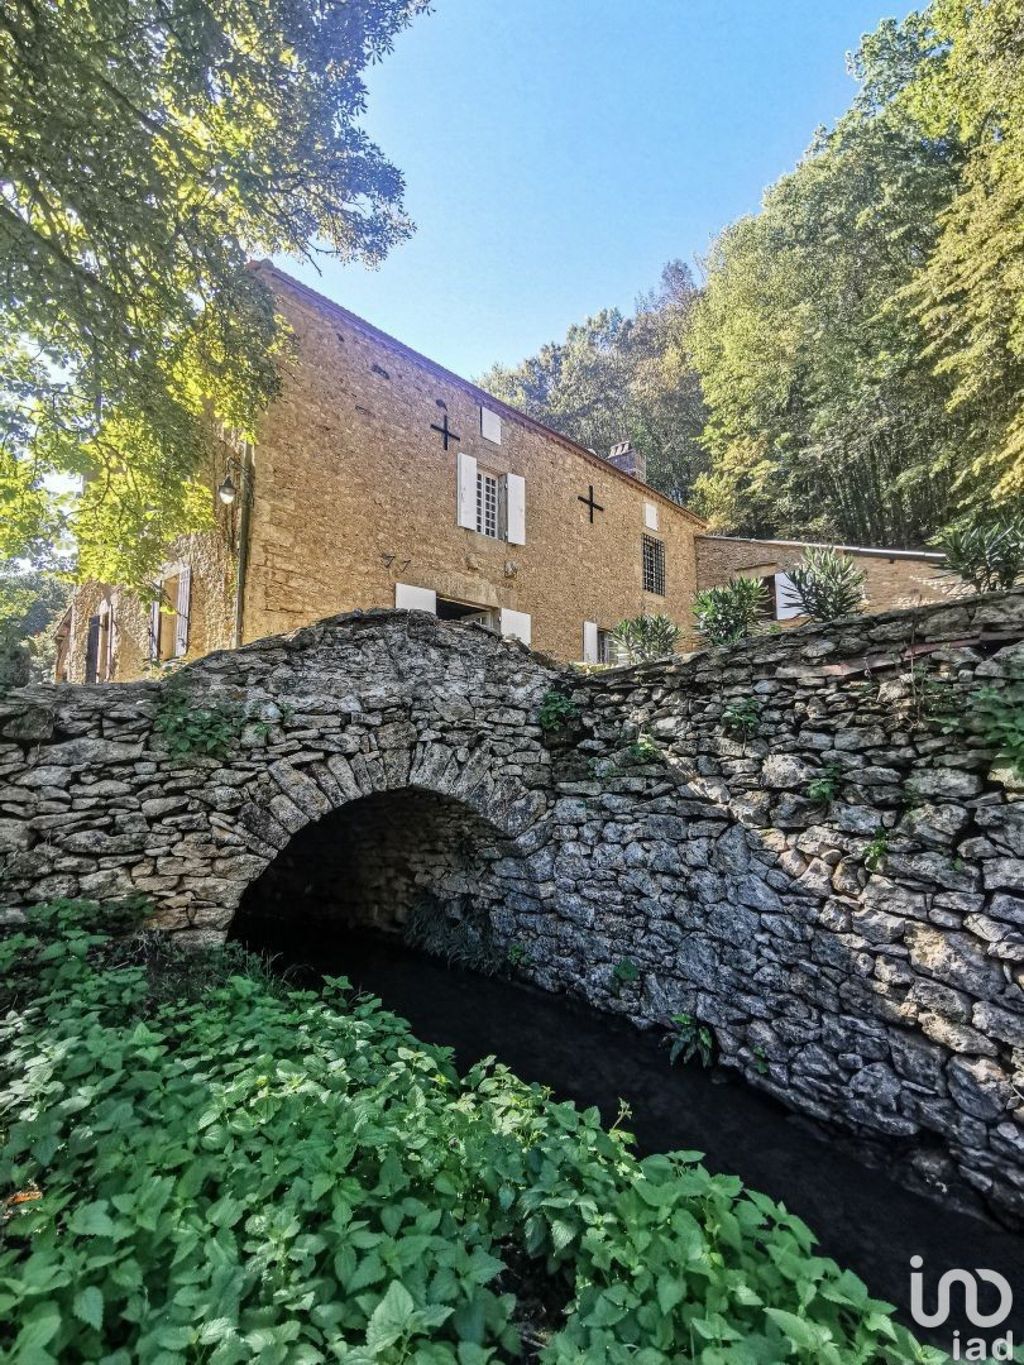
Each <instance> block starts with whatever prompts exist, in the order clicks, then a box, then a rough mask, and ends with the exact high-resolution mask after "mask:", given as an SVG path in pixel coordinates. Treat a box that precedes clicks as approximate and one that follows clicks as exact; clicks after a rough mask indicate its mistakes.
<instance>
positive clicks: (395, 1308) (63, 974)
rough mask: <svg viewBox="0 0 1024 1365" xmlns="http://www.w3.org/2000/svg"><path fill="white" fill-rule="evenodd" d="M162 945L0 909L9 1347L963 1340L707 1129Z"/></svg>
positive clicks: (117, 1362) (889, 1354)
mask: <svg viewBox="0 0 1024 1365" xmlns="http://www.w3.org/2000/svg"><path fill="white" fill-rule="evenodd" d="M157 939H160V936H156V935H153V936H151V939H150V940H147V939H146V938H145V937H144V936H140V935H138V934H136V935H131V934H129V935H128V936H127V937H125V936H124V933H123V932H122V928H121V927H119V926H117V925H116V924H115V925H114V926H113V927H112V925H111V923H110V921H109V920H108V921H107V922H106V923H104V922H103V919H102V916H100V915H99V913H98V908H97V907H96V906H95V905H92V906H90V905H88V904H76V903H70V902H64V903H61V904H58V905H51V906H44V907H37V909H36V910H35V911H31V912H29V915H28V919H27V921H26V923H25V924H24V925H23V926H22V927H20V928H18V929H17V930H13V929H11V928H8V929H7V930H6V931H4V932H3V933H0V1058H2V1063H0V1143H2V1146H0V1186H2V1188H3V1189H4V1191H5V1192H9V1193H8V1194H7V1195H6V1198H5V1201H4V1202H5V1223H4V1229H3V1237H2V1240H0V1353H2V1354H3V1357H4V1359H6V1360H10V1361H12V1362H19V1363H21V1365H54V1363H55V1362H57V1361H59V1362H61V1365H86V1362H96V1361H105V1362H107V1363H108V1365H132V1363H133V1362H136V1361H137V1362H142V1363H144V1362H153V1365H157V1363H159V1365H195V1363H196V1362H200V1361H201V1362H204V1365H236V1362H248V1361H259V1362H260V1365H292V1363H293V1362H294V1363H295V1365H299V1363H300V1362H310V1365H312V1363H313V1362H317V1361H329V1360H336V1361H344V1362H346V1365H401V1363H402V1362H406V1363H407V1365H412V1362H417V1365H488V1363H490V1365H497V1362H498V1361H502V1360H513V1359H521V1358H523V1355H524V1349H526V1343H527V1342H528V1343H529V1350H530V1351H531V1353H532V1355H531V1358H534V1359H536V1360H537V1362H538V1365H567V1363H568V1362H582V1361H601V1362H604V1363H605V1365H670V1363H671V1362H673V1361H678V1360H691V1361H701V1362H703V1365H712V1363H713V1362H725V1361H726V1360H733V1359H735V1360H737V1361H739V1360H740V1359H742V1360H745V1361H747V1360H749V1361H772V1362H776V1361H778V1362H796V1365H820V1363H821V1362H823V1361H827V1362H832V1363H833V1365H862V1363H864V1362H869V1361H870V1362H871V1365H910V1363H911V1362H934V1365H939V1362H941V1361H942V1360H944V1359H945V1357H944V1355H943V1354H942V1353H941V1352H939V1351H932V1350H930V1349H929V1348H926V1347H922V1346H920V1345H919V1344H918V1343H917V1342H916V1341H915V1340H914V1339H913V1337H912V1336H911V1335H910V1333H909V1332H907V1331H906V1329H905V1328H903V1327H902V1326H900V1325H899V1324H898V1323H896V1322H894V1321H893V1318H892V1310H891V1308H890V1307H889V1306H888V1305H886V1304H883V1303H879V1302H877V1301H875V1300H873V1299H872V1298H871V1297H870V1296H869V1294H868V1291H867V1289H866V1287H865V1286H864V1284H863V1283H862V1281H861V1280H859V1279H858V1278H857V1276H856V1275H854V1274H852V1273H851V1272H849V1271H843V1270H840V1268H839V1267H838V1266H837V1265H836V1264H835V1263H834V1262H833V1261H830V1260H828V1259H827V1258H825V1257H822V1256H818V1255H816V1254H815V1238H814V1236H813V1234H812V1233H811V1232H810V1230H809V1229H808V1228H807V1227H806V1225H805V1224H804V1223H803V1222H801V1220H800V1219H799V1218H797V1217H795V1216H794V1215H793V1214H791V1213H789V1212H788V1211H787V1210H786V1209H784V1208H783V1207H782V1206H781V1205H779V1204H776V1203H775V1202H774V1201H773V1200H771V1199H769V1198H768V1197H767V1196H766V1195H763V1194H759V1193H757V1192H756V1191H754V1190H749V1189H747V1188H745V1187H744V1185H743V1184H742V1182H741V1181H740V1180H739V1178H738V1177H735V1176H729V1175H712V1174H711V1173H710V1172H709V1171H708V1170H706V1169H705V1167H703V1166H702V1165H700V1164H699V1156H698V1154H696V1153H693V1152H679V1153H673V1154H670V1155H664V1156H652V1157H648V1158H646V1159H645V1160H639V1159H638V1158H637V1157H636V1156H635V1155H634V1154H633V1152H632V1151H631V1150H630V1148H631V1140H630V1138H629V1137H628V1135H627V1134H626V1133H624V1132H622V1131H621V1130H620V1129H619V1128H618V1126H617V1124H618V1121H616V1125H614V1126H613V1129H612V1130H609V1129H606V1128H604V1127H603V1126H602V1124H601V1120H600V1116H599V1114H598V1112H597V1110H596V1109H595V1108H591V1109H587V1110H586V1111H582V1112H581V1111H580V1110H579V1109H577V1108H576V1107H575V1106H574V1105H572V1104H568V1103H556V1102H555V1101H554V1100H552V1099H551V1098H550V1096H549V1095H548V1093H547V1092H546V1091H544V1090H543V1089H542V1088H541V1087H539V1086H528V1085H525V1084H524V1083H523V1082H521V1081H519V1080H517V1079H516V1077H515V1076H513V1075H512V1074H511V1073H510V1072H509V1071H508V1070H507V1069H506V1068H504V1067H502V1066H500V1065H496V1064H495V1063H494V1062H493V1061H491V1062H487V1063H481V1064H479V1065H477V1066H474V1067H472V1068H471V1069H470V1070H469V1071H468V1072H467V1073H466V1074H465V1075H464V1076H460V1075H458V1073H457V1072H456V1071H455V1069H454V1067H453V1065H452V1057H451V1053H450V1052H449V1051H447V1050H446V1049H443V1048H437V1047H431V1046H428V1045H425V1044H423V1043H420V1042H419V1041H418V1040H417V1039H416V1038H415V1037H413V1036H412V1035H411V1034H410V1033H409V1031H408V1028H407V1026H406V1025H405V1024H404V1023H403V1022H402V1021H401V1020H400V1019H398V1018H396V1017H395V1016H394V1015H392V1014H388V1013H387V1012H386V1011H385V1010H384V1009H383V1008H382V1007H381V1005H380V1002H379V1001H377V1000H374V999H373V998H371V997H367V996H365V995H356V994H355V993H353V992H352V991H351V989H350V988H349V985H348V983H347V982H346V981H344V980H331V981H328V982H326V983H325V986H324V988H323V990H322V991H321V992H313V991H303V990H298V989H295V988H292V987H289V986H287V985H285V984H284V983H282V982H280V981H274V980H273V979H271V978H269V977H268V975H267V973H266V969H265V968H264V967H263V966H262V964H260V963H258V962H255V961H254V960H253V959H250V958H247V957H246V956H245V955H244V954H241V953H240V952H238V951H235V952H233V953H224V952H220V953H217V952H211V953H205V954H203V953H194V952H193V953H185V952H178V953H177V954H175V951H174V949H173V947H168V946H167V941H166V939H160V943H161V944H162V945H163V946H162V947H160V946H158V944H157V942H156V940H157ZM147 945H148V946H147ZM154 953H160V954H161V956H160V958H159V962H158V964H157V965H158V970H152V967H153V956H152V955H153V954H154ZM551 1302H553V1303H554V1304H555V1307H553V1308H552V1309H550V1310H548V1313H549V1315H548V1318H547V1320H546V1321H545V1322H544V1323H543V1324H542V1329H543V1330H539V1331H538V1330H536V1327H537V1324H536V1319H535V1317H533V1316H531V1315H533V1314H536V1313H537V1312H538V1311H539V1310H538V1309H537V1308H536V1307H535V1305H537V1304H538V1303H551Z"/></svg>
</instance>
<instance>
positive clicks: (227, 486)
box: [217, 474, 238, 507]
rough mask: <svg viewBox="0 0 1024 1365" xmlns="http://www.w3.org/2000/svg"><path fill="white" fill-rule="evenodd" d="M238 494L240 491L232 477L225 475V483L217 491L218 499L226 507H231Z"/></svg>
mask: <svg viewBox="0 0 1024 1365" xmlns="http://www.w3.org/2000/svg"><path fill="white" fill-rule="evenodd" d="M237 492H238V490H237V488H236V487H235V485H234V483H233V482H232V479H231V475H230V474H225V475H224V482H223V483H222V484H221V485H220V487H219V488H218V489H217V497H218V498H220V500H221V502H222V503H223V504H224V506H225V507H230V506H231V504H232V503H233V502H234V500H235V495H236V494H237Z"/></svg>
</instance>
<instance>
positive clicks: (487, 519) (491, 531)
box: [476, 470, 498, 539]
mask: <svg viewBox="0 0 1024 1365" xmlns="http://www.w3.org/2000/svg"><path fill="white" fill-rule="evenodd" d="M476 529H477V530H478V531H479V532H480V534H481V535H484V536H491V537H493V538H494V539H497V536H498V480H497V479H496V478H495V477H494V475H493V474H485V473H484V472H483V470H478V471H477V476H476Z"/></svg>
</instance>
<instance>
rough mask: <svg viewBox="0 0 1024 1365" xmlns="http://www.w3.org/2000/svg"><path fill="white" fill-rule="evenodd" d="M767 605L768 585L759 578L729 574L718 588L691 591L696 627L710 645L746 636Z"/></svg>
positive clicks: (726, 642)
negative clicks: (731, 575)
mask: <svg viewBox="0 0 1024 1365" xmlns="http://www.w3.org/2000/svg"><path fill="white" fill-rule="evenodd" d="M767 607H768V589H767V588H766V587H765V585H764V582H763V581H762V580H761V579H760V578H731V579H730V580H729V582H728V583H726V584H724V585H723V586H721V587H717V588H704V589H702V591H700V592H697V593H694V595H693V614H694V616H695V618H696V622H697V631H698V633H699V634H700V635H701V636H702V637H703V639H705V640H706V641H707V642H708V644H711V645H730V644H734V643H735V642H736V641H737V640H743V639H746V637H747V636H748V635H750V634H751V633H752V632H753V630H754V628H755V626H756V625H757V623H758V621H759V620H760V619H761V618H762V617H763V616H764V614H765V611H766V610H767Z"/></svg>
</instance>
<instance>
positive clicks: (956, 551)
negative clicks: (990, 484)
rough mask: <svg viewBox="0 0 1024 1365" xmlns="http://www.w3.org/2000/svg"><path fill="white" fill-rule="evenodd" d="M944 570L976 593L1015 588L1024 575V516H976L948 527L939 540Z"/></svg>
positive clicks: (937, 540)
mask: <svg viewBox="0 0 1024 1365" xmlns="http://www.w3.org/2000/svg"><path fill="white" fill-rule="evenodd" d="M935 545H936V547H937V548H938V549H939V550H941V551H942V554H943V556H944V561H943V571H944V572H945V573H949V574H952V575H954V576H955V577H957V578H959V579H962V581H963V582H964V583H967V584H968V585H969V586H970V587H972V588H973V589H974V590H975V592H994V591H996V590H997V589H999V588H1012V587H1013V586H1014V584H1015V583H1017V582H1019V581H1020V579H1021V577H1022V576H1024V516H1021V515H1020V514H1014V515H1009V514H1006V515H999V514H993V513H992V512H985V513H981V514H978V513H976V514H974V515H973V516H970V517H968V518H967V519H966V520H963V521H960V522H957V523H955V524H954V525H952V526H947V527H946V528H945V529H944V530H943V531H942V533H941V534H940V535H939V536H938V537H937V538H936V540H935Z"/></svg>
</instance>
